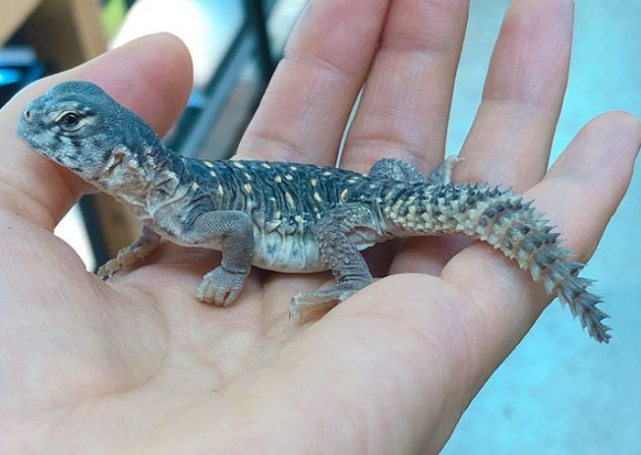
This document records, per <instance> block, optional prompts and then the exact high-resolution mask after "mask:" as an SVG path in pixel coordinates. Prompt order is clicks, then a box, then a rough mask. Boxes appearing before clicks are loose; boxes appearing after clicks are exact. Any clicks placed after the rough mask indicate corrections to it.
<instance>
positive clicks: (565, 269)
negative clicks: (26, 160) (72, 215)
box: [17, 82, 610, 342]
mask: <svg viewBox="0 0 641 455" xmlns="http://www.w3.org/2000/svg"><path fill="white" fill-rule="evenodd" d="M17 133H18V135H19V136H20V137H21V138H22V139H23V140H24V141H25V142H26V143H27V144H29V145H30V146H31V147H32V148H33V149H35V150H36V151H37V152H38V153H40V154H41V155H44V156H46V157H48V158H50V159H52V160H53V161H55V162H57V163H58V164H60V165H61V166H63V167H65V168H67V169H69V170H71V171H72V172H74V173H75V174H77V175H78V176H80V177H81V178H82V179H84V180H86V181H87V182H89V183H90V184H91V185H93V186H95V187H96V188H98V189H99V190H101V191H104V192H106V193H109V194H111V195H112V196H114V197H115V198H116V199H118V200H119V201H121V202H123V203H125V204H127V205H129V206H130V207H131V208H132V209H133V211H134V212H135V214H136V215H137V216H138V217H139V218H140V220H142V222H143V224H144V228H143V232H142V235H141V236H140V238H138V239H137V240H136V241H135V242H134V243H133V244H132V245H130V246H129V247H127V248H124V249H123V250H122V251H121V252H120V253H119V254H118V256H117V257H116V258H115V259H112V260H111V261H109V262H107V263H106V264H105V265H104V266H103V267H101V268H100V270H99V272H98V274H99V275H101V276H110V275H111V274H113V273H115V272H118V271H119V270H121V269H123V268H124V267H126V266H128V265H130V264H132V263H133V262H135V261H138V260H140V259H143V258H144V257H145V256H147V255H149V254H150V253H151V252H152V251H153V250H154V249H155V248H156V246H157V245H158V244H159V242H160V240H161V238H165V239H168V240H170V241H171V242H174V243H176V244H179V245H183V246H189V247H204V248H211V249H216V250H219V251H221V252H222V261H221V264H220V266H218V267H216V268H215V269H213V270H212V271H211V272H209V273H207V274H206V275H205V276H204V278H203V281H202V283H201V285H200V287H199V288H198V291H197V298H198V299H199V300H200V301H202V302H206V303H213V304H216V305H225V306H227V305H230V304H232V303H233V302H234V300H236V298H237V297H238V295H239V293H240V292H241V289H242V287H243V284H244V282H245V279H246V278H247V276H248V274H249V271H250V268H251V265H252V264H253V265H256V266H258V267H261V268H264V269H269V270H274V271H279V272H297V273H301V272H318V271H323V270H331V271H332V272H333V274H334V276H335V277H336V280H337V283H336V284H335V285H333V286H331V287H329V288H326V289H321V290H317V291H310V292H298V293H296V294H295V295H294V297H293V299H292V302H291V306H290V315H292V316H295V315H297V314H299V313H300V312H301V311H304V310H306V309H308V308H311V307H315V306H317V305H322V304H326V303H329V302H336V301H338V302H341V301H343V300H345V299H347V298H348V297H349V296H351V295H352V294H354V293H355V292H357V291H358V290H360V289H362V288H364V287H365V286H367V285H368V284H369V283H371V282H372V275H371V274H370V271H369V269H368V266H367V264H366V263H365V261H364V259H363V257H362V255H361V253H360V251H361V250H363V249H365V248H368V247H370V246H372V245H374V244H375V243H379V242H384V241H386V240H389V239H392V238H399V237H410V236H426V235H441V234H451V233H463V234H467V235H469V236H473V237H475V238H477V239H479V240H481V241H483V242H486V243H488V244H490V245H491V246H492V247H494V248H495V249H497V250H498V251H500V252H501V253H503V254H504V255H505V256H507V257H508V258H510V259H513V260H515V261H516V262H517V263H518V265H519V266H520V267H521V268H522V269H525V270H528V271H529V272H530V273H531V275H532V277H533V278H534V280H535V281H542V282H543V283H544V285H545V288H546V290H547V292H548V293H549V294H551V295H557V296H558V297H559V298H560V299H561V300H562V301H563V302H565V303H567V304H568V305H569V307H570V310H571V311H572V313H573V314H574V315H575V316H578V317H579V320H580V321H581V324H582V325H583V327H585V328H587V331H588V333H589V334H590V335H591V336H592V337H594V338H595V339H596V340H598V341H600V342H607V341H608V340H609V338H610V335H609V334H608V333H607V332H608V330H609V328H608V327H607V326H605V325H604V324H603V322H602V320H603V319H604V318H605V317H607V316H606V314H605V313H603V312H602V311H601V310H600V309H598V308H597V304H598V303H599V302H600V299H599V298H598V297H596V296H595V295H593V294H591V293H590V292H588V291H587V290H586V288H587V287H588V285H589V284H590V283H591V280H588V279H585V278H581V277H579V276H578V273H579V272H580V270H581V269H582V268H583V264H580V263H577V262H572V261H571V259H570V252H569V251H568V250H567V249H565V248H562V247H560V246H559V243H560V241H559V235H558V234H557V233H554V232H552V227H551V226H550V225H549V224H548V222H547V221H546V220H544V219H542V217H541V214H540V213H539V212H537V211H535V210H534V209H533V208H532V206H531V203H528V202H525V201H523V199H522V198H521V196H519V195H516V194H512V193H511V192H509V191H504V190H501V189H499V188H492V187H489V186H487V185H478V184H464V185H455V184H452V183H451V181H450V174H451V169H452V165H453V163H454V161H453V160H451V159H450V160H446V161H445V162H444V163H443V164H442V165H441V166H440V167H439V168H437V169H436V170H435V171H434V172H433V173H432V174H431V175H430V176H429V177H424V176H423V175H422V174H421V173H420V172H418V171H417V170H416V169H415V168H414V167H412V166H411V165H409V164H407V163H404V162H401V161H397V160H392V159H383V160H380V161H378V162H377V163H375V164H374V166H373V167H372V168H371V170H370V172H369V174H367V175H363V174H360V173H357V172H351V171H348V170H343V169H338V168H331V167H320V166H314V165H308V164H292V163H279V162H268V161H223V160H220V161H219V160H216V161H202V160H196V159H188V158H184V157H181V156H179V155H176V154H174V153H172V152H171V151H169V150H168V149H167V148H166V147H165V146H164V145H163V144H162V142H161V141H160V140H159V138H158V137H157V136H156V134H155V133H154V132H153V131H152V130H151V128H149V126H148V125H146V124H145V123H144V122H143V121H142V120H141V119H140V118H139V117H137V116H136V115H135V114H134V113H133V112H131V111H129V110H127V109H126V108H124V107H123V106H121V105H120V104H118V103H117V102H116V101H115V100H113V99H112V98H111V97H109V96H108V95H107V94H106V93H105V92H104V91H103V90H102V89H100V88H99V87H98V86H96V85H94V84H91V83H89V82H66V83H62V84H60V85H58V86H56V87H54V88H52V89H51V90H49V91H48V92H47V93H46V94H45V95H43V96H41V97H39V98H37V99H35V100H34V101H32V102H31V103H30V104H29V105H28V106H27V107H26V108H25V109H24V111H23V114H22V116H21V117H20V119H19V120H18V124H17Z"/></svg>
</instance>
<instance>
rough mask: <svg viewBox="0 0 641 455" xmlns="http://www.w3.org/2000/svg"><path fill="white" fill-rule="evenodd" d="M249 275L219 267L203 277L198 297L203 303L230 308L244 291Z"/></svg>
mask: <svg viewBox="0 0 641 455" xmlns="http://www.w3.org/2000/svg"><path fill="white" fill-rule="evenodd" d="M245 278H247V273H235V272H228V271H227V270H225V269H223V268H222V267H217V268H215V269H214V270H212V271H211V272H209V273H208V274H207V275H205V276H204V277H203V281H202V283H200V286H199V287H198V293H197V294H196V297H197V298H198V300H200V301H201V302H203V303H207V304H213V305H221V306H225V307H226V306H229V305H231V304H232V303H234V301H235V300H236V299H237V298H238V294H240V291H241V290H242V289H243V284H245Z"/></svg>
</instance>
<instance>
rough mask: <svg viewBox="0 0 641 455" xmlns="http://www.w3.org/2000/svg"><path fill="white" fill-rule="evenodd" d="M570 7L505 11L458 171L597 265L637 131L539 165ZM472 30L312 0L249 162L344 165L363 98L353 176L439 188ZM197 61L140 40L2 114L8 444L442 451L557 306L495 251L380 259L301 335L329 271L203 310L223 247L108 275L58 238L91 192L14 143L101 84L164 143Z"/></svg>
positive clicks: (430, 17) (599, 139)
mask: <svg viewBox="0 0 641 455" xmlns="http://www.w3.org/2000/svg"><path fill="white" fill-rule="evenodd" d="M388 3H391V6H390V4H388ZM572 14H573V12H572V4H571V2H570V0H517V1H516V2H515V4H514V5H512V7H511V8H510V10H509V12H508V15H507V16H506V20H505V23H504V26H503V28H502V31H501V35H500V36H499V39H498V42H497V45H496V48H495V52H494V55H493V59H492V64H491V67H490V70H489V75H488V78H487V82H486V87H485V90H484V94H483V101H482V104H481V107H480V109H479V113H478V116H477V118H476V120H475V122H474V125H473V127H472V130H471V132H470V134H469V137H468V140H467V141H466V143H465V145H464V147H463V150H462V151H461V155H462V156H463V157H464V161H463V162H462V163H461V164H459V165H458V166H457V168H456V170H455V180H456V181H458V182H466V181H489V182H491V183H494V184H501V185H503V186H504V187H510V186H511V187H513V188H514V189H515V190H517V191H524V192H526V198H528V199H534V200H535V201H536V203H535V205H536V206H537V208H539V209H540V210H543V211H545V212H547V213H548V215H549V217H550V219H551V220H552V221H553V222H554V223H555V224H557V225H558V226H559V230H560V232H562V234H563V236H564V238H565V239H566V240H567V242H566V244H567V246H569V247H570V248H572V249H573V251H574V252H575V253H576V255H577V258H578V259H579V260H581V261H585V260H587V259H588V258H589V257H590V255H591V254H592V252H593V251H594V249H595V247H596V245H597V242H598V240H599V238H600V236H601V234H602V232H603V229H604V228H605V226H606V224H607V222H608V220H609V218H610V216H611V215H612V214H613V212H614V210H615V209H616V206H617V205H618V203H619V201H620V199H621V198H622V196H623V194H624V193H625V190H626V189H627V185H628V182H629V179H630V176H631V170H632V164H633V161H634V158H635V156H636V152H637V150H638V147H639V142H640V141H641V129H640V128H639V125H638V123H637V121H636V120H635V119H634V118H632V117H631V116H628V115H626V114H621V113H613V114H608V115H605V116H602V117H599V118H597V119H595V120H594V121H592V122H590V123H589V124H588V125H586V127H585V128H584V129H583V130H582V131H581V132H580V133H579V134H578V135H577V137H576V138H575V140H574V141H573V142H572V143H571V144H570V145H569V147H568V149H567V150H566V151H565V153H564V154H563V155H562V156H561V158H560V159H559V160H558V162H557V163H555V165H554V166H553V167H552V168H551V169H550V171H549V172H547V173H546V165H547V160H548V154H549V151H550V144H551V141H552V136H553V132H554V129H555V125H556V122H557V117H558V114H559V111H560V107H561V102H562V98H563V93H564V89H565V84H566V78H567V70H568V60H569V52H570V43H571V31H572ZM466 15H467V3H466V1H464V0H457V1H451V0H447V1H443V0H429V1H424V0H422V1H419V0H397V1H395V2H389V1H387V0H367V1H362V0H316V1H313V2H312V3H311V6H310V7H309V8H308V10H307V11H306V13H305V14H304V16H303V18H302V19H301V21H300V22H299V24H298V27H297V29H296V31H295V32H294V34H293V36H292V38H291V40H290V43H289V46H288V48H287V52H286V58H285V59H284V60H283V61H282V62H281V64H280V66H279V68H278V71H277V72H276V75H275V77H274V80H273V82H272V83H271V85H270V89H269V90H268V92H267V94H266V95H265V98H264V100H263V103H262V105H261V107H260V109H259V112H258V113H257V115H256V117H255V119H254V121H253V123H252V125H251V126H250V128H249V130H248V132H247V134H246V135H245V138H244V140H243V142H242V144H241V147H240V150H239V156H242V157H243V158H249V159H254V158H255V159H275V160H287V161H295V162H309V163H316V164H324V165H328V164H329V165H331V164H333V163H334V162H335V160H336V150H337V149H338V144H339V142H340V140H341V136H342V132H343V129H344V125H345V123H346V121H347V118H348V115H349V112H350V108H351V106H352V105H353V103H354V101H355V99H356V97H357V95H358V93H359V90H360V88H361V87H362V86H363V84H364V91H363V94H362V98H361V101H360V107H359V111H358V113H357V115H356V117H355V119H354V122H353V124H352V126H351V130H350V133H349V137H348V139H347V142H346V147H345V151H344V154H343V157H342V163H341V165H342V166H344V167H347V168H350V169H356V170H359V171H366V170H367V169H368V168H369V166H370V165H371V164H372V163H373V162H375V161H376V160H377V159H379V158H382V157H384V156H386V157H396V158H400V159H403V160H406V161H409V162H411V163H413V164H414V165H416V166H417V167H418V168H419V169H422V170H423V171H425V172H426V173H428V172H429V171H430V170H431V169H433V168H434V167H435V166H436V165H437V164H438V163H439V162H440V161H441V160H442V159H443V149H444V142H445V132H446V126H447V120H448V111H449V105H450V101H451V92H452V87H453V80H454V74H455V71H456V65H457V61H458V56H459V52H460V48H461V43H462V40H463V34H464V29H465V20H466ZM188 59H189V58H188V56H187V55H186V51H185V49H184V47H183V46H182V45H181V44H180V43H179V42H178V41H177V40H176V39H175V38H172V37H170V36H165V35H159V36H153V37H149V38H146V39H143V40H139V41H137V42H134V43H132V44H130V45H128V46H125V47H123V48H120V49H117V50H115V51H113V52H111V53H109V54H106V55H105V56H103V57H101V58H99V59H96V60H94V61H92V62H90V63H88V64H86V65H84V66H82V67H80V68H77V69H74V70H72V71H69V72H67V73H63V74H60V75H57V76H55V77H52V78H50V79H48V80H45V81H41V82H38V83H37V84H34V85H33V86H31V87H29V88H28V89H27V90H25V91H24V92H23V93H21V94H20V95H19V96H17V97H16V98H15V99H14V100H13V101H12V102H11V103H10V104H9V105H7V106H6V107H5V108H4V109H3V110H2V112H1V113H0V135H1V136H0V137H2V138H3V141H2V143H1V144H0V147H2V149H3V152H2V162H3V165H2V166H0V229H1V235H0V258H1V259H0V282H1V283H2V285H1V286H0V314H1V315H2V316H1V317H0V441H1V442H0V446H2V450H1V452H2V453H7V454H14V453H15V454H24V453H47V454H54V453H64V454H72V453H82V454H111V453H114V454H115V453H118V454H127V453H137V454H138V453H153V454H164V453H168V454H169V453H171V454H192V453H193V454H200V453H220V454H231V453H234V454H236V453H237V454H254V453H256V454H258V453H260V454H272V453H273V454H288V453H292V454H301V453H317V454H338V453H340V454H362V453H370V454H410V453H437V452H438V451H439V450H440V448H441V447H442V445H443V444H444V443H445V441H446V440H447V438H448V437H449V435H450V434H451V432H452V430H453V428H454V426H455V425H456V422H457V420H458V418H459V417H460V415H461V413H462V412H463V411H464V410H465V408H466V406H467V405H468V403H469V401H470V400H471V399H472V398H473V397H474V396H475V394H476V393H477V391H478V390H479V388H480V387H481V386H482V385H483V383H484V382H485V381H486V379H487V378H488V377H489V375H490V374H491V373H492V372H493V371H494V369H495V368H496V367H497V366H498V364H499V363H500V362H501V361H502V360H503V359H504V358H505V356H506V355H507V354H508V353H509V352H510V351H511V349H513V347H514V346H515V345H516V344H517V343H518V341H519V340H520V339H521V337H523V335H524V334H525V333H526V331H527V330H528V328H529V327H531V325H532V324H533V322H534V320H535V319H536V317H537V316H538V314H539V313H540V312H541V311H542V309H543V308H544V307H545V305H546V304H547V303H548V302H549V297H548V296H547V295H546V294H545V293H544V292H543V291H542V289H541V288H540V287H539V286H536V285H534V284H533V283H532V280H531V279H530V277H529V276H528V275H527V274H524V273H522V272H521V271H519V270H518V267H516V265H515V264H514V263H511V262H510V261H508V260H506V259H505V258H503V257H502V256H501V255H500V254H498V253H496V252H494V251H492V250H491V249H490V248H488V247H486V246H484V245H481V244H469V243H468V242H467V241H465V240H463V239H453V238H448V239H418V240H416V239H415V240H412V241H406V242H403V243H402V244H399V245H396V246H395V249H394V251H392V249H391V248H383V249H380V250H379V251H377V252H375V254H374V255H372V256H371V258H370V259H371V261H372V265H373V268H374V269H375V270H385V271H389V273H390V274H391V276H390V277H388V278H385V279H382V280H379V281H378V282H376V283H375V284H373V285H371V286H370V287H368V288H366V289H365V290H363V291H361V292H359V293H358V294H356V295H355V296H353V297H352V298H350V299H349V300H348V301H347V302H345V303H344V304H341V305H339V306H338V307H336V308H335V309H333V310H332V311H330V312H329V313H328V314H327V315H325V316H324V317H323V318H322V319H320V320H317V318H316V317H311V318H308V320H307V323H305V324H301V325H297V326H293V325H291V324H290V323H289V322H288V320H287V309H288V305H289V300H290V298H291V296H292V295H293V294H294V292H295V291H298V290H305V289H312V288H316V287H318V286H320V285H321V284H322V283H323V282H325V281H327V280H328V279H329V278H330V277H329V276H328V275H322V274H321V275H314V276H303V275H282V274H275V273H267V272H263V271H258V270H254V271H253V272H252V275H251V277H250V280H249V281H248V283H247V284H246V286H245V289H244V290H243V293H242V294H241V297H240V298H239V300H238V302H237V303H236V305H234V306H233V307H231V308H212V307H207V306H205V305H202V304H200V303H198V302H197V301H196V299H195V290H196V287H197V285H198V283H199V281H200V278H201V277H202V275H203V274H204V273H205V272H206V271H208V270H210V269H211V268H212V267H213V266H214V265H215V262H216V261H217V260H219V257H218V256H217V255H216V254H215V253H212V252H209V251H202V250H185V249H180V248H177V247H174V246H172V245H163V246H162V247H161V248H160V250H159V251H158V252H156V253H154V255H153V256H152V257H151V258H149V260H148V261H146V263H145V264H144V265H143V266H142V267H140V268H138V269H136V270H134V271H132V272H129V273H125V274H120V275H118V276H116V277H114V279H113V280H111V281H110V282H108V283H105V282H102V281H101V280H100V279H98V278H97V277H95V276H93V275H91V274H89V273H87V272H86V271H85V270H84V266H83V264H82V263H81V261H80V260H79V258H78V257H77V256H76V255H75V253H74V252H73V251H72V250H71V249H70V248H69V247H68V246H67V245H66V244H64V243H63V242H62V241H60V240H59V239H57V238H56V237H54V236H53V235H52V230H53V228H54V226H55V225H56V223H57V222H58V221H59V220H60V218H61V217H62V216H63V215H64V214H65V213H66V212H67V210H68V209H69V208H70V207H71V206H72V205H73V203H74V202H75V201H76V200H77V198H78V197H79V195H80V194H81V193H82V191H84V190H86V189H87V188H86V186H85V184H84V183H82V182H81V181H79V180H78V179H77V178H76V177H74V176H72V175H71V174H70V173H68V172H67V171H65V170H63V169H61V168H59V167H57V166H55V165H54V164H52V163H50V162H49V161H47V160H46V159H44V158H41V157H39V156H37V155H36V154H35V153H33V152H31V151H30V150H29V149H28V148H27V147H26V146H25V145H24V144H22V143H21V142H20V141H19V140H18V138H17V137H16V136H15V134H14V132H13V128H14V124H15V119H16V118H17V116H18V115H19V113H20V111H21V109H22V108H23V106H24V105H25V104H26V103H27V102H28V101H29V100H30V99H32V98H34V97H35V96H37V95H39V94H41V93H43V92H44V91H45V90H46V89H47V88H48V87H51V86H52V85H54V84H56V83H58V82H61V81H63V80H74V79H82V80H90V81H93V82H96V83H98V84H99V85H101V86H102V87H103V88H105V90H106V91H107V92H109V93H110V94H111V95H112V96H114V97H115V98H116V99H118V100H119V101H120V102H122V103H123V104H124V105H126V106H128V107H130V108H131V109H133V110H134V111H136V112H137V113H139V114H140V115H141V116H142V117H143V118H144V119H145V120H147V121H148V122H149V123H150V124H151V125H152V126H153V127H154V128H155V129H156V130H157V131H158V132H159V133H162V132H164V131H166V130H167V128H168V127H169V126H170V124H171V123H172V122H173V121H174V120H175V118H176V116H177V115H178V113H179V111H180V109H181V108H182V105H183V103H184V101H185V99H186V97H187V94H188V91H189V86H190V83H191V80H190V73H189V72H188V71H187V70H186V68H188V67H189V66H190V65H189V60H188ZM410 272H411V273H410ZM316 316H318V315H316ZM568 323H569V322H568ZM577 330H579V329H578V327H577Z"/></svg>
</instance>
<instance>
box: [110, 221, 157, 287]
mask: <svg viewBox="0 0 641 455" xmlns="http://www.w3.org/2000/svg"><path fill="white" fill-rule="evenodd" d="M159 244H160V236H159V235H158V234H156V233H155V232H154V231H152V230H151V229H149V228H148V227H147V226H143V228H142V234H140V237H138V238H137V239H136V240H135V241H134V243H132V244H131V245H129V246H128V247H125V248H123V249H122V250H120V251H119V252H118V255H117V256H116V257H115V258H113V259H111V260H109V261H107V262H106V263H105V264H104V265H103V266H101V267H100V268H99V269H98V276H99V277H101V278H109V277H110V276H111V275H113V274H114V273H116V272H119V271H121V270H123V269H124V268H125V267H127V266H129V265H131V264H133V263H135V262H137V261H139V260H142V259H144V258H145V257H147V256H149V255H150V254H151V253H153V252H154V251H155V250H156V248H157V247H158V245H159Z"/></svg>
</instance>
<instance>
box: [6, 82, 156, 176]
mask: <svg viewBox="0 0 641 455" xmlns="http://www.w3.org/2000/svg"><path fill="white" fill-rule="evenodd" d="M16 131H17V133H18V136H20V138H21V139H22V140H23V141H25V142H26V143H27V144H29V145H30V146H31V147H32V148H33V149H34V150H35V151H36V152H38V153H39V154H41V155H43V156H46V157H47V158H49V159H51V160H53V161H55V162H57V163H58V164H60V165H61V166H64V167H65V168H67V169H69V170H71V171H73V172H74V173H76V174H77V175H79V176H80V177H81V178H83V179H84V180H86V181H88V182H90V183H93V184H94V185H97V186H100V185H99V184H98V183H99V182H101V181H102V180H104V179H105V176H106V177H109V175H110V174H111V172H113V171H114V169H115V168H116V167H117V166H118V165H119V164H120V163H121V162H123V160H126V161H129V162H132V161H133V162H135V161H137V153H139V151H140V150H142V149H144V148H147V149H148V148H150V147H158V146H160V147H162V146H161V145H159V144H160V143H159V140H158V138H157V136H156V135H155V134H154V132H153V131H152V130H151V129H150V128H149V127H148V126H147V125H146V124H145V123H144V122H143V121H142V120H141V119H140V118H139V117H137V116H136V115H135V114H134V113H133V112H131V111H129V110H127V109H125V108H124V107H122V106H121V105H120V104H118V103H117V102H116V101H115V100H114V99H113V98H111V97H110V96H109V95H107V94H106V93H105V92H104V91H103V90H102V89H101V88H100V87H98V86H97V85H95V84H92V83H90V82H80V81H76V82H64V83H62V84H59V85H57V86H55V87H53V88H52V89H50V90H49V91H48V92H47V93H45V94H44V95H42V96H41V97H39V98H36V99H35V100H33V101H31V102H30V103H29V104H28V105H27V106H26V107H25V109H24V110H23V112H22V115H21V116H20V118H19V119H18V123H17V126H16Z"/></svg>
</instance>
